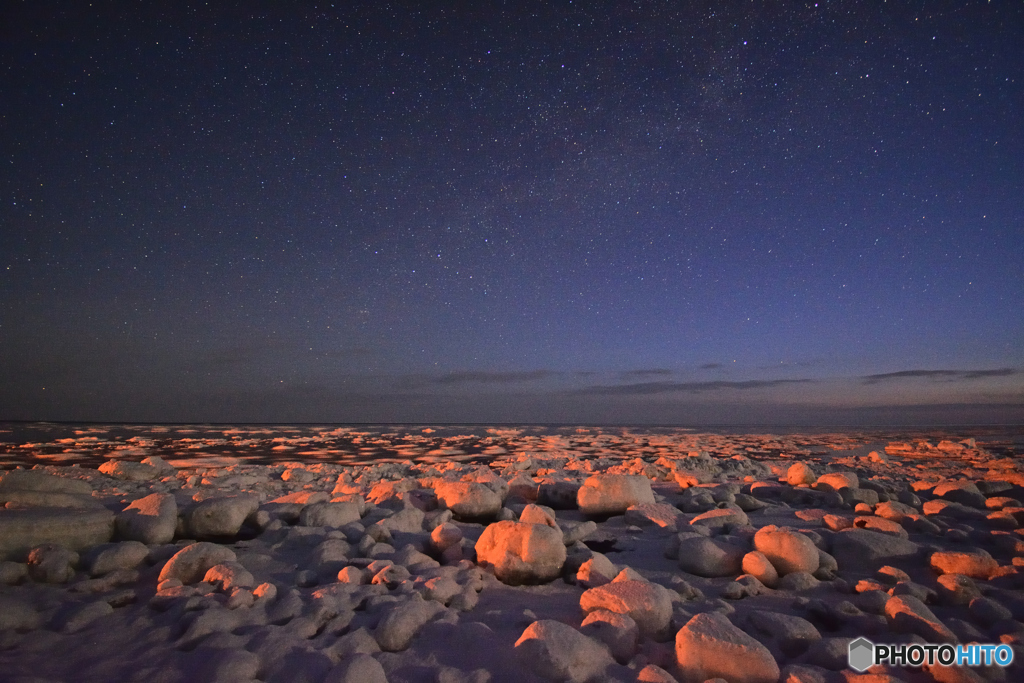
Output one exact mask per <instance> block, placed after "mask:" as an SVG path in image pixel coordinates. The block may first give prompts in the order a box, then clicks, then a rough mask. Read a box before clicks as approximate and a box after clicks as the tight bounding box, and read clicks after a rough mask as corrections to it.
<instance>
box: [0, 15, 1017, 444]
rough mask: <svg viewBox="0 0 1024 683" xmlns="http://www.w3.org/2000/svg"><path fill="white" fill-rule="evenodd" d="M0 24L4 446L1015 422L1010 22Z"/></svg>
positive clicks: (527, 19) (114, 18) (267, 18)
mask: <svg viewBox="0 0 1024 683" xmlns="http://www.w3.org/2000/svg"><path fill="white" fill-rule="evenodd" d="M229 4H230V3H213V5H214V7H206V6H199V5H196V4H193V3H184V2H166V3H161V2H154V3H145V4H144V5H143V6H139V5H138V4H137V3H103V2H99V3H93V4H92V5H87V4H85V3H68V2H35V1H33V2H12V1H7V2H3V3H0V12H2V14H0V50H2V52H0V57H2V59H0V65H2V66H0V130H2V135H0V147H2V149H0V152H2V156H0V295H2V296H0V419H4V418H6V419H51V420H56V419H81V420H139V421H153V420H159V421H182V420H203V421H239V420H247V421H338V422H348V421H414V422H423V421H451V422H461V421H479V422H495V421H547V422H556V421H586V422H649V421H653V422H667V423H684V424H698V423H700V424H707V423H735V422H748V423H749V422H786V423H794V422H797V423H808V424H826V423H840V424H846V423H877V422H890V423H891V422H902V423H914V422H917V423H921V422H943V423H962V422H992V421H996V422H1003V421H1015V422H1021V421H1024V305H1022V302H1024V265H1022V264H1024V125H1022V124H1024V87H1022V86H1024V82H1022V80H1024V77H1022V74H1024V57H1022V54H1024V50H1022V49H1021V46H1022V45H1024V5H1021V3H1019V2H1008V1H999V0H996V1H994V2H962V3H932V2H928V3H914V4H913V6H910V5H909V4H908V3H902V2H901V3H880V2H860V3H858V2H842V3H838V2H832V3H829V2H818V3H814V2H809V3H790V2H779V3H774V2H768V3H749V2H724V3H723V2H708V3H678V2H640V3H624V2H608V3H569V2H536V3H532V2H510V3H452V4H451V5H449V4H448V3H416V2H392V3H387V2H373V3H359V2H354V3H336V4H337V6H336V7H332V6H331V5H329V4H303V5H302V6H301V7H299V5H300V4H301V3H289V4H288V5H289V6H287V7H284V6H282V4H281V3H270V2H266V3H249V2H247V3H237V4H238V7H237V8H235V9H227V6H228V5H229Z"/></svg>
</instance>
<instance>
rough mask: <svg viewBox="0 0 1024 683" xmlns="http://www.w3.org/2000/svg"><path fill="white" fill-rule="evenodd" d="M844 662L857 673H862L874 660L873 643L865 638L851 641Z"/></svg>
mask: <svg viewBox="0 0 1024 683" xmlns="http://www.w3.org/2000/svg"><path fill="white" fill-rule="evenodd" d="M846 662H847V663H848V664H849V665H850V668H851V669H853V670H854V671H856V672H857V673H864V672H865V671H867V670H868V668H869V667H870V666H871V665H872V664H874V662H875V644H874V643H872V642H871V641H870V640H868V639H867V638H858V639H857V640H854V641H851V642H850V649H849V651H848V653H847V657H846Z"/></svg>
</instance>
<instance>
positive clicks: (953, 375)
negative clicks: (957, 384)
mask: <svg viewBox="0 0 1024 683" xmlns="http://www.w3.org/2000/svg"><path fill="white" fill-rule="evenodd" d="M1019 372H1020V371H1019V370H1017V369H1015V368H995V369H992V370H901V371H899V372H885V373H882V374H878V375H864V376H863V377H861V378H860V379H861V380H862V381H863V382H864V384H878V383H879V382H891V381H895V380H903V379H946V380H949V381H958V380H975V379H986V378H989V377H1010V376H1012V375H1016V374H1018V373H1019Z"/></svg>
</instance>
